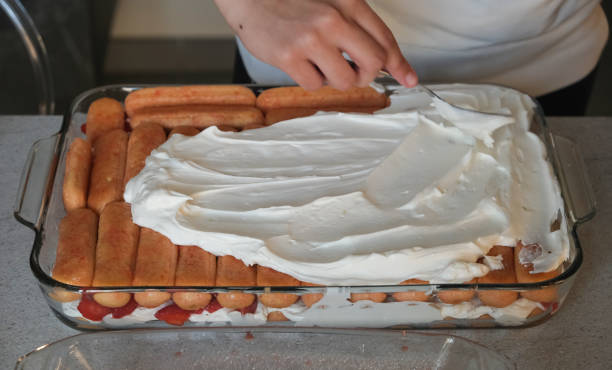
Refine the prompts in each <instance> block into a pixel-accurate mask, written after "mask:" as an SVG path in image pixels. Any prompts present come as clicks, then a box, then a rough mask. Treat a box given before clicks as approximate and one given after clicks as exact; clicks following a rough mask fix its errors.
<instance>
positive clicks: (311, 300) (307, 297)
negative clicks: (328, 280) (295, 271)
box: [300, 281, 323, 307]
mask: <svg viewBox="0 0 612 370" xmlns="http://www.w3.org/2000/svg"><path fill="white" fill-rule="evenodd" d="M300 285H301V286H322V285H319V284H313V283H307V282H305V281H300ZM300 298H302V302H304V304H305V305H306V306H308V307H310V306H312V305H313V304H315V303H317V302H319V301H320V300H321V299H322V298H323V293H307V294H302V296H301V297H300Z"/></svg>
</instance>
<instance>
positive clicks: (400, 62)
mask: <svg viewBox="0 0 612 370" xmlns="http://www.w3.org/2000/svg"><path fill="white" fill-rule="evenodd" d="M345 3H346V4H344V5H345V7H346V10H345V11H348V12H351V15H352V18H353V19H354V20H355V21H356V22H357V24H358V25H359V26H361V27H362V28H363V30H364V31H365V32H366V33H367V34H368V35H369V36H370V37H372V38H373V39H374V40H375V41H376V42H377V44H378V45H380V47H382V48H383V49H384V52H385V59H384V61H385V63H384V69H386V70H387V71H388V72H389V73H391V75H392V76H393V78H395V79H396V80H397V81H398V82H399V83H401V84H402V85H404V86H406V87H414V86H416V84H417V83H418V77H417V75H416V72H415V71H414V69H413V68H412V66H411V65H410V63H408V61H407V60H406V58H404V56H403V55H402V52H401V50H400V48H399V45H398V44H397V41H396V40H395V37H393V33H392V32H391V30H390V29H389V27H387V25H386V24H385V23H384V22H383V21H382V19H380V17H379V16H378V15H377V14H376V13H375V12H374V11H373V10H372V9H371V8H370V7H369V6H368V4H367V3H365V2H364V1H345ZM349 54H350V53H349ZM351 56H352V55H351ZM355 62H356V63H357V65H359V67H360V68H362V65H361V64H360V63H359V61H357V60H355ZM374 76H375V75H374ZM373 78H374V77H372V79H373ZM370 81H371V80H370Z"/></svg>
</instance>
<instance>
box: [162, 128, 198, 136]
mask: <svg viewBox="0 0 612 370" xmlns="http://www.w3.org/2000/svg"><path fill="white" fill-rule="evenodd" d="M199 133H200V130H198V129H197V128H195V127H193V126H177V127H175V128H173V129H172V131H170V134H168V138H171V137H172V135H174V134H181V135H185V136H196V135H197V134H199Z"/></svg>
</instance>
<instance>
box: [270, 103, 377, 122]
mask: <svg viewBox="0 0 612 370" xmlns="http://www.w3.org/2000/svg"><path fill="white" fill-rule="evenodd" d="M379 109H381V108H380V107H320V108H316V107H314V108H311V107H290V108H272V109H269V110H268V111H266V125H271V124H273V123H276V122H280V121H285V120H288V119H293V118H300V117H308V116H312V115H313V114H315V113H317V112H321V111H323V112H343V113H374V112H376V111H377V110H379Z"/></svg>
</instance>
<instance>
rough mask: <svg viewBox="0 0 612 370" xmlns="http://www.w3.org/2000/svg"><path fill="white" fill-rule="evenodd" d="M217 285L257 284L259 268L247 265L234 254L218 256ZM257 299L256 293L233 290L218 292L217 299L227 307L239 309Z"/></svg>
mask: <svg viewBox="0 0 612 370" xmlns="http://www.w3.org/2000/svg"><path fill="white" fill-rule="evenodd" d="M215 285H217V286H219V287H224V286H255V285H257V269H256V268H255V266H247V265H245V264H244V263H243V262H242V261H240V260H238V259H236V258H234V257H232V256H221V257H217V278H216V282H215ZM254 300H255V295H254V294H249V293H242V292H238V291H235V292H234V291H232V292H229V293H219V294H217V301H219V304H221V306H223V307H225V308H230V309H239V308H245V307H248V306H249V305H251V304H252V303H253V301H254Z"/></svg>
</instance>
